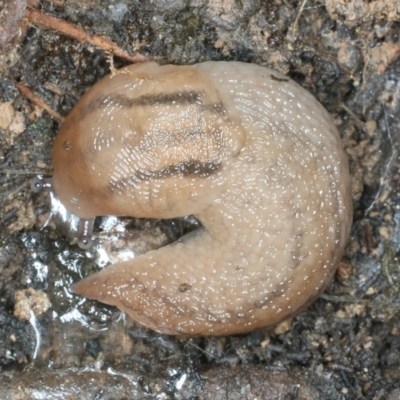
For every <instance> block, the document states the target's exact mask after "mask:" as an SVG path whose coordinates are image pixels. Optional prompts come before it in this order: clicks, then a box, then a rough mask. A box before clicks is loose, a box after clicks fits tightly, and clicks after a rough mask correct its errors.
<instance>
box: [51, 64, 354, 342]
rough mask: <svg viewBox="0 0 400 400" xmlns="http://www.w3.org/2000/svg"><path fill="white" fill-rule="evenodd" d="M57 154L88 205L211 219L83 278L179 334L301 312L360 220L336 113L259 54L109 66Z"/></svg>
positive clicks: (78, 197) (64, 188) (57, 179)
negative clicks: (254, 58)
mask: <svg viewBox="0 0 400 400" xmlns="http://www.w3.org/2000/svg"><path fill="white" fill-rule="evenodd" d="M53 164H54V175H53V186H54V190H55V192H56V193H57V195H58V196H59V198H60V200H61V201H62V202H63V204H64V205H65V206H66V208H67V209H68V210H69V211H70V212H71V213H73V214H75V215H77V216H78V217H80V218H82V219H85V220H90V219H92V218H94V217H95V216H98V215H130V216H134V217H141V218H143V217H145V218H175V217H181V216H185V215H189V214H193V215H194V216H196V217H197V218H198V219H199V220H200V221H201V223H202V225H203V227H202V228H200V229H198V230H196V231H194V232H192V233H190V234H189V235H186V236H185V237H183V238H182V239H181V240H179V241H178V242H176V243H172V244H170V245H168V246H165V247H162V248H160V249H158V250H155V251H150V252H148V253H146V254H144V255H141V256H139V257H137V258H135V259H133V260H130V261H127V262H123V263H119V264H115V265H111V266H108V267H107V268H105V269H103V270H101V271H100V272H98V273H95V274H93V275H91V276H89V277H87V278H85V279H83V280H82V281H80V282H78V283H77V284H75V285H74V287H73V290H74V291H75V292H76V293H78V294H82V295H84V296H87V297H90V298H94V299H97V300H99V301H102V302H104V303H107V304H111V305H115V306H117V307H118V308H119V309H121V310H123V311H125V312H126V313H128V314H129V315H130V316H132V317H133V318H134V319H136V320H137V321H139V322H140V323H142V324H144V325H146V326H148V327H150V328H152V329H155V330H157V331H160V332H164V333H168V334H185V335H225V334H236V333H245V332H249V331H251V330H254V329H256V328H260V327H264V326H268V325H273V324H276V323H277V322H279V321H281V320H283V319H284V318H286V317H288V316H292V315H295V314H296V313H298V312H299V311H300V310H301V309H303V308H304V307H306V306H307V305H308V304H310V303H311V302H312V301H313V300H314V299H315V298H316V297H317V296H318V295H319V294H320V293H321V291H322V290H323V289H324V288H325V286H326V285H327V284H328V282H329V280H330V279H331V277H332V275H333V274H334V272H335V268H336V265H337V264H338V262H339V261H340V258H341V255H342V252H343V249H344V246H345V244H346V241H347V238H348V235H349V230H350V227H351V222H352V207H351V197H350V177H349V171H348V164H347V158H346V155H345V153H344V151H343V149H342V145H341V141H340V138H339V135H338V132H337V130H336V128H335V126H334V125H333V123H332V122H331V120H330V117H329V115H328V113H327V112H326V111H325V109H323V107H322V106H321V105H320V104H319V103H318V102H317V101H316V100H315V99H314V98H313V97H312V96H311V95H310V94H309V93H308V92H306V91H305V90H304V89H302V88H301V87H300V86H299V85H297V84H296V83H294V82H293V81H291V80H289V79H288V78H286V77H284V76H282V75H280V74H279V73H278V72H275V71H272V70H270V69H268V68H264V67H259V66H256V65H250V64H243V63H239V62H206V63H202V64H197V65H193V66H179V67H178V66H172V65H166V66H159V65H157V64H156V63H145V64H140V65H133V66H129V67H127V68H124V69H122V70H120V71H118V73H117V74H116V75H115V76H113V77H111V76H107V77H105V78H104V79H102V80H101V81H100V82H98V83H97V84H96V85H95V86H94V87H93V88H92V89H90V90H89V91H88V92H87V93H86V94H85V95H84V96H83V97H82V99H81V100H80V101H79V102H78V104H77V105H76V106H75V108H74V109H73V110H72V112H71V114H70V115H69V116H68V118H67V119H66V121H65V122H64V124H63V126H62V128H61V131H60V133H59V135H58V136H57V138H56V141H55V144H54V150H53Z"/></svg>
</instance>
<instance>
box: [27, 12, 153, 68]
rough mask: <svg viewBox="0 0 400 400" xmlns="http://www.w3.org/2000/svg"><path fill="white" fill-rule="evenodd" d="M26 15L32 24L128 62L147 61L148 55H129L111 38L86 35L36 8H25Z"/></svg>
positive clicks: (81, 30) (73, 26) (79, 29)
mask: <svg viewBox="0 0 400 400" xmlns="http://www.w3.org/2000/svg"><path fill="white" fill-rule="evenodd" d="M26 17H27V19H28V21H29V22H31V23H32V24H35V25H41V26H44V27H45V28H50V29H53V30H55V31H57V32H60V33H62V34H64V35H67V36H69V37H72V38H74V39H76V40H80V41H84V42H87V43H90V44H92V45H94V46H97V47H100V48H102V49H103V50H104V51H107V52H109V53H111V54H114V55H116V56H118V57H121V58H124V59H125V60H128V61H130V62H133V63H135V62H144V61H149V59H148V57H146V56H144V55H142V54H135V55H134V56H131V55H130V54H129V53H128V52H127V51H125V50H123V49H121V48H120V47H119V46H118V45H117V44H116V43H114V42H112V41H111V40H108V39H106V38H104V37H102V36H99V35H88V34H87V33H86V32H85V31H84V30H83V29H81V28H78V27H76V26H75V25H72V24H70V23H69V22H66V21H64V20H62V19H59V18H55V17H52V16H51V15H48V14H43V13H42V12H40V11H38V10H34V9H32V8H28V9H27V10H26Z"/></svg>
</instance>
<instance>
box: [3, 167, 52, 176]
mask: <svg viewBox="0 0 400 400" xmlns="http://www.w3.org/2000/svg"><path fill="white" fill-rule="evenodd" d="M46 173H50V172H46V171H25V170H23V169H2V168H0V174H9V175H33V176H34V175H45V174H46Z"/></svg>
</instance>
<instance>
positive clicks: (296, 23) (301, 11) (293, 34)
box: [288, 0, 307, 41]
mask: <svg viewBox="0 0 400 400" xmlns="http://www.w3.org/2000/svg"><path fill="white" fill-rule="evenodd" d="M306 3H307V0H303V2H302V3H301V6H300V9H299V12H298V13H297V16H296V19H295V20H294V22H293V25H292V26H291V32H290V33H289V35H288V38H289V40H290V41H291V40H293V39H294V36H295V35H296V33H297V29H298V23H299V19H300V16H301V14H302V13H303V10H304V6H305V5H306Z"/></svg>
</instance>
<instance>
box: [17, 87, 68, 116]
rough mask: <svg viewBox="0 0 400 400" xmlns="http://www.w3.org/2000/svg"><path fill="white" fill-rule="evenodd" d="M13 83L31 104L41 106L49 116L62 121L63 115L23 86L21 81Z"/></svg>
mask: <svg viewBox="0 0 400 400" xmlns="http://www.w3.org/2000/svg"><path fill="white" fill-rule="evenodd" d="M14 85H15V86H16V87H17V89H18V90H19V91H20V92H21V93H22V94H23V95H24V96H25V97H26V98H27V99H29V100H30V101H31V102H32V103H33V104H35V105H37V106H38V107H40V108H43V110H45V111H47V112H48V113H49V115H50V116H51V117H53V118H55V119H57V120H59V121H60V122H63V121H64V117H63V116H61V115H60V114H59V113H58V112H57V111H54V110H53V109H52V108H51V107H50V106H49V105H48V104H47V103H45V102H44V101H43V100H42V99H41V98H40V97H38V96H36V95H35V94H34V93H33V92H32V90H31V89H30V88H29V87H28V86H25V85H23V84H22V83H18V82H14Z"/></svg>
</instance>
